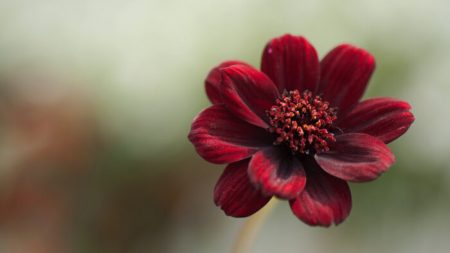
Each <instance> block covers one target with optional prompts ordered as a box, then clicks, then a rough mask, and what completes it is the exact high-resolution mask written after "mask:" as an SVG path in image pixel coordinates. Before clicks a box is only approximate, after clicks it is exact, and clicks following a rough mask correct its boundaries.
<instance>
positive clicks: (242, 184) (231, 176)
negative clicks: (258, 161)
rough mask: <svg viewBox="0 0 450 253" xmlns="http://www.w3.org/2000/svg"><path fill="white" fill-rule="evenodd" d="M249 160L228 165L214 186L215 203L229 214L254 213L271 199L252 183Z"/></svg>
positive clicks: (239, 215) (246, 214) (236, 215)
mask: <svg viewBox="0 0 450 253" xmlns="http://www.w3.org/2000/svg"><path fill="white" fill-rule="evenodd" d="M248 162H249V160H248V159H247V160H244V161H240V162H236V163H232V164H230V165H228V166H227V167H226V168H225V170H224V172H223V173H222V176H220V178H219V181H218V182H217V184H216V187H215V188H214V203H216V205H217V206H218V207H220V208H221V209H222V210H223V211H224V212H225V214H227V215H229V216H233V217H246V216H249V215H252V214H254V213H255V212H256V211H258V210H259V209H261V208H262V207H263V206H264V205H265V204H266V203H267V202H268V201H269V200H270V199H271V197H270V196H265V195H263V194H262V193H261V191H258V190H257V189H256V188H255V187H254V186H253V184H252V183H250V180H249V178H248V174H247V167H248Z"/></svg>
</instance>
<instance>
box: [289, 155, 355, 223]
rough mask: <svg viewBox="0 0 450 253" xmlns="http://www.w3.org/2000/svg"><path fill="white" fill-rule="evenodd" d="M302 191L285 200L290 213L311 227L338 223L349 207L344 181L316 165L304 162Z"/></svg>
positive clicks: (349, 202) (349, 197)
mask: <svg viewBox="0 0 450 253" xmlns="http://www.w3.org/2000/svg"><path fill="white" fill-rule="evenodd" d="M305 166H308V169H307V176H308V182H307V183H306V187H305V190H303V192H302V193H300V196H298V197H297V198H296V199H292V200H291V201H290V202H289V203H290V205H291V209H292V212H293V213H294V214H295V216H297V217H298V218H299V219H300V220H302V221H303V222H305V223H306V224H309V225H311V226H325V227H328V226H330V225H331V224H333V223H334V224H336V225H338V224H339V223H341V222H342V221H344V220H345V218H347V216H348V215H349V214H350V210H351V209H352V196H351V193H350V188H349V187H348V184H347V182H345V181H343V180H341V179H339V178H335V177H333V176H331V175H328V174H327V173H325V172H323V171H322V170H321V169H320V167H318V166H317V164H315V165H314V164H313V163H311V165H310V164H308V165H305Z"/></svg>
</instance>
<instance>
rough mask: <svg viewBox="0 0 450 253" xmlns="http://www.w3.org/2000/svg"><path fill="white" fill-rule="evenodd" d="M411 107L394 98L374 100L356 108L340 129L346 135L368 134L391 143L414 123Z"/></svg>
mask: <svg viewBox="0 0 450 253" xmlns="http://www.w3.org/2000/svg"><path fill="white" fill-rule="evenodd" d="M410 110H411V106H410V105H409V104H408V103H407V102H405V101H401V100H397V99H393V98H372V99H368V100H365V101H363V102H361V103H359V104H357V105H356V106H355V108H353V109H352V110H351V111H350V112H349V113H348V114H347V115H345V117H344V118H342V119H340V122H339V123H338V125H339V127H340V128H341V129H342V130H343V131H344V132H345V133H348V132H350V133H366V134H370V135H372V136H375V137H377V138H378V139H380V140H382V141H383V142H384V143H389V142H391V141H393V140H395V139H397V138H398V137H400V136H401V135H402V134H404V133H405V132H406V130H408V128H409V126H410V125H411V124H412V123H413V121H414V115H413V114H412V113H411V112H410Z"/></svg>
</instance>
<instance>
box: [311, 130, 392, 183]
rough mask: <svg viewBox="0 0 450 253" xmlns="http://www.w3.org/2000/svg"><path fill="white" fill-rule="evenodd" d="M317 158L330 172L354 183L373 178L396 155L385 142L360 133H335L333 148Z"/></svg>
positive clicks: (386, 166)
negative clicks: (336, 134)
mask: <svg viewBox="0 0 450 253" xmlns="http://www.w3.org/2000/svg"><path fill="white" fill-rule="evenodd" d="M315 158H316V161H317V163H318V164H319V165H320V167H322V169H323V170H325V171H326V172H328V173H329V174H331V175H333V176H335V177H338V178H340V179H343V180H346V181H355V182H364V181H370V180H374V179H375V178H377V177H378V176H380V175H381V174H382V173H383V172H385V171H387V170H388V169H389V167H390V166H391V165H392V164H393V163H394V162H395V157H394V154H392V152H391V150H390V149H389V148H388V146H386V144H384V143H383V142H382V141H381V140H379V139H377V138H375V137H373V136H370V135H368V134H359V133H349V134H342V135H338V136H336V142H335V143H333V144H332V145H331V147H330V151H327V152H323V153H319V154H316V155H315Z"/></svg>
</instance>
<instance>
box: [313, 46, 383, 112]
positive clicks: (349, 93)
mask: <svg viewBox="0 0 450 253" xmlns="http://www.w3.org/2000/svg"><path fill="white" fill-rule="evenodd" d="M374 69H375V59H374V57H373V56H372V55H371V54H370V53H368V52H367V51H365V50H363V49H360V48H356V47H354V46H351V45H347V44H344V45H340V46H338V47H336V48H335V49H333V50H332V51H331V52H329V53H328V54H327V55H326V56H325V58H324V59H323V60H322V61H321V62H320V71H321V72H320V75H321V80H320V84H319V89H318V94H322V95H323V98H324V100H326V101H328V102H330V104H331V105H332V106H335V107H338V113H339V114H341V115H343V114H344V113H345V112H346V111H347V110H349V109H350V108H351V107H352V106H353V105H355V104H356V103H357V102H358V101H359V99H360V98H361V97H362V95H363V93H364V90H365V89H366V86H367V83H368V82H369V79H370V76H371V75H372V72H373V71H374Z"/></svg>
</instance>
